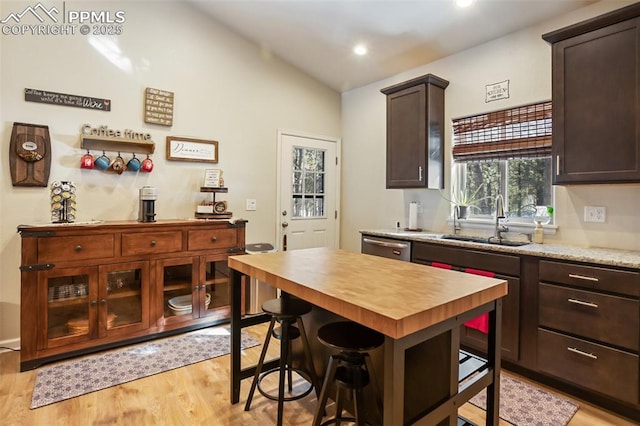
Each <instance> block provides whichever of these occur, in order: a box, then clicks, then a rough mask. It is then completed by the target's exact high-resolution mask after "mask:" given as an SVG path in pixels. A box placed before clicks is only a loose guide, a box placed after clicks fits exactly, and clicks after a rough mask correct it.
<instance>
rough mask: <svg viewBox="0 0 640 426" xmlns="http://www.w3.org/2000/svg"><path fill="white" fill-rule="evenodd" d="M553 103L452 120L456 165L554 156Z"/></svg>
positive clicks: (536, 104)
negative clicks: (552, 140) (552, 136)
mask: <svg viewBox="0 0 640 426" xmlns="http://www.w3.org/2000/svg"><path fill="white" fill-rule="evenodd" d="M551 113H552V109H551V101H546V102H540V103H535V104H530V105H523V106H519V107H516V108H509V109H504V110H500V111H494V112H488V113H485V114H479V115H474V116H470V117H464V118H458V119H454V120H453V159H454V161H456V162H465V161H472V160H498V159H509V158H527V157H529V158H530V157H545V156H549V155H551V115H552V114H551Z"/></svg>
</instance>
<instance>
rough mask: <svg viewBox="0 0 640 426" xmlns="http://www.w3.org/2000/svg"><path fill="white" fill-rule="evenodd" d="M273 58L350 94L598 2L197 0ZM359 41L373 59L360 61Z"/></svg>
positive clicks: (198, 3) (500, 0)
mask: <svg viewBox="0 0 640 426" xmlns="http://www.w3.org/2000/svg"><path fill="white" fill-rule="evenodd" d="M189 2H190V3H192V4H194V5H195V6H196V7H197V8H199V9H200V10H202V11H204V12H206V13H207V14H209V15H210V16H211V17H212V18H213V19H215V20H216V21H218V22H220V23H222V24H223V25H225V26H227V27H228V28H230V29H231V30H233V31H234V32H236V33H238V34H240V35H242V36H243V37H245V38H247V39H249V40H251V41H253V42H255V43H257V44H258V45H260V46H261V47H262V48H263V49H265V50H266V51H268V52H269V53H270V54H275V55H276V56H278V57H280V58H281V59H283V60H284V61H286V62H288V63H290V64H292V65H294V66H296V67H298V68H299V69H301V70H303V71H304V72H306V73H307V74H309V75H311V76H313V77H315V78H316V79H318V80H320V81H321V82H323V83H325V84H327V85H328V86H330V87H332V88H333V89H335V90H336V91H339V92H344V91H346V90H350V89H353V88H355V87H359V86H363V85H366V84H368V83H371V82H374V81H377V80H381V79H384V78H387V77H390V76H392V75H395V74H397V73H399V72H402V71H405V70H407V69H411V68H414V67H416V66H419V65H422V64H425V63H429V62H432V61H434V60H437V59H439V58H442V57H445V56H448V55H451V54H453V53H456V52H459V51H461V50H464V49H468V48H470V47H472V46H475V45H478V44H482V43H484V42H487V41H489V40H492V39H495V38H499V37H501V36H503V35H506V34H508V33H511V32H514V31H517V30H519V29H521V28H524V27H527V26H531V25H534V24H537V23H539V22H542V21H544V20H547V19H549V18H552V17H554V16H557V15H560V14H563V13H566V12H568V11H571V10H573V9H578V8H581V7H584V6H586V5H588V4H590V3H594V2H595V0H474V3H473V4H472V5H471V6H470V7H467V8H460V7H458V6H456V4H455V1H454V0H418V1H415V0H414V1H405V0H321V1H318V0H315V1H314V0H277V1H274V0H214V1H211V0H209V1H204V0H189ZM357 43H364V44H366V45H367V47H368V50H369V52H368V54H367V55H364V56H357V55H355V54H354V53H353V51H352V49H353V47H354V45H356V44H357Z"/></svg>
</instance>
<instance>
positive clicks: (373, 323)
mask: <svg viewBox="0 0 640 426" xmlns="http://www.w3.org/2000/svg"><path fill="white" fill-rule="evenodd" d="M228 262H229V267H231V268H233V269H235V270H237V271H240V272H242V273H244V274H246V275H250V276H252V277H255V278H257V279H258V280H261V281H264V282H267V283H269V284H271V285H273V286H275V287H278V288H280V289H281V290H283V291H285V292H287V293H289V294H292V295H294V296H297V297H300V298H302V299H304V300H306V301H308V302H311V303H313V304H314V305H316V306H319V307H321V308H324V309H326V310H329V311H331V312H334V313H336V314H338V315H341V316H343V317H345V318H348V319H350V320H352V321H356V322H358V323H360V324H363V325H365V326H367V327H369V328H371V329H373V330H376V331H379V332H381V333H383V334H384V335H386V336H388V337H391V338H394V339H399V338H402V337H405V336H408V335H409V334H411V333H414V332H416V331H419V330H423V329H425V328H428V327H430V326H432V325H434V324H437V323H439V322H442V321H444V320H447V319H449V318H452V317H455V316H456V315H459V314H462V313H464V312H467V311H470V310H472V309H474V308H477V307H479V306H482V305H484V304H486V303H489V302H491V301H494V300H496V299H498V298H501V297H503V296H505V295H506V294H507V282H506V281H505V280H501V279H494V278H487V277H481V276H476V275H472V274H465V273H462V272H456V271H449V270H444V269H440V268H433V267H430V266H425V265H418V264H414V263H410V262H401V261H398V260H395V259H386V258H382V257H377V256H371V255H365V254H360V253H353V252H348V251H344V250H336V249H330V248H312V249H303V250H294V251H288V252H278V253H264V254H260V255H253V256H231V257H229V260H228Z"/></svg>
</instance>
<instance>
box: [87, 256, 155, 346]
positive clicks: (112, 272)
mask: <svg viewBox="0 0 640 426" xmlns="http://www.w3.org/2000/svg"><path fill="white" fill-rule="evenodd" d="M99 278H100V282H99V284H100V287H99V290H100V298H99V302H98V303H99V306H100V309H99V319H98V324H99V328H98V335H99V337H106V336H113V335H121V334H128V333H130V332H132V331H137V330H143V329H146V328H149V263H148V262H130V263H120V264H114V265H102V266H100V267H99Z"/></svg>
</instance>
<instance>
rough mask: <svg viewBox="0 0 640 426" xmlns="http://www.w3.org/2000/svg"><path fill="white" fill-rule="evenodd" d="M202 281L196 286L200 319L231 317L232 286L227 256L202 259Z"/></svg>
mask: <svg viewBox="0 0 640 426" xmlns="http://www.w3.org/2000/svg"><path fill="white" fill-rule="evenodd" d="M199 277H200V279H199V284H198V285H196V293H198V295H199V296H198V309H199V316H200V317H215V318H220V319H222V318H230V317H231V308H230V305H231V285H230V281H229V267H228V266H227V255H226V254H217V255H210V256H202V257H201V258H200V276H199Z"/></svg>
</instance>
